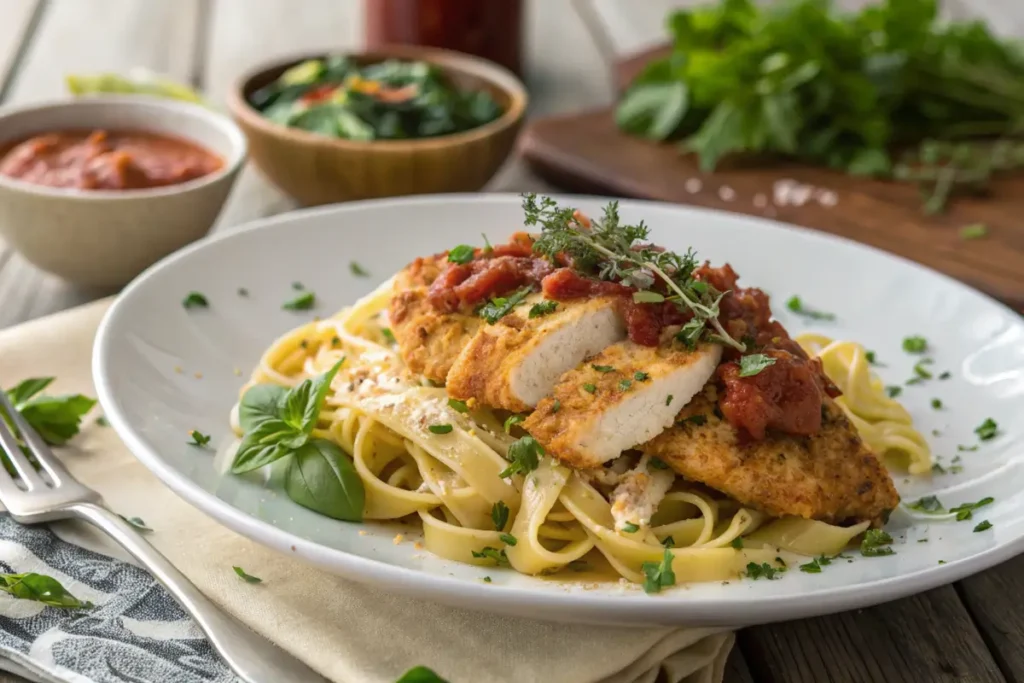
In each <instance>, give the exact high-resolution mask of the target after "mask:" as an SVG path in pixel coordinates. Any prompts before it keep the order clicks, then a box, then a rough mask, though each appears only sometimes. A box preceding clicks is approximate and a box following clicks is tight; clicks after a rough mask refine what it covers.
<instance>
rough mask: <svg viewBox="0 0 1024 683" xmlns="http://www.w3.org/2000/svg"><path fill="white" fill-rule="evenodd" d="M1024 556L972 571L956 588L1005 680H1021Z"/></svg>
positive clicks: (1023, 679) (1023, 670)
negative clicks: (983, 570)
mask: <svg viewBox="0 0 1024 683" xmlns="http://www.w3.org/2000/svg"><path fill="white" fill-rule="evenodd" d="M1022 577H1024V556H1020V557H1016V558H1014V559H1012V560H1010V561H1009V562H1004V563H1003V564H1001V565H999V566H998V567H995V568H994V569H990V570H988V571H987V572H982V573H981V574H976V575H974V576H972V577H970V578H967V579H964V580H963V581H961V582H960V583H959V584H957V590H958V592H959V593H960V597H961V598H962V599H963V601H964V604H966V605H967V610H968V611H969V612H970V614H971V616H972V617H973V618H974V622H975V623H976V624H977V625H978V628H979V629H980V630H981V633H982V636H983V637H984V638H985V642H986V644H987V645H988V648H989V650H990V651H991V652H992V655H993V657H994V658H995V660H996V663H998V664H999V668H1000V669H1001V670H1002V671H1003V674H1004V675H1005V676H1006V679H1007V680H1008V681H1011V682H1012V683H1024V611H1022V610H1021V606H1020V596H1022V595H1024V579H1022Z"/></svg>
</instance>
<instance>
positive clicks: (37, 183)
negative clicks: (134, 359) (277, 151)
mask: <svg viewBox="0 0 1024 683" xmlns="http://www.w3.org/2000/svg"><path fill="white" fill-rule="evenodd" d="M246 152H247V148H246V140H245V136H244V135H243V133H242V131H241V130H240V129H239V128H238V126H237V125H235V123H234V122H233V121H231V120H230V119H229V118H228V117H226V116H223V115H221V114H218V113H217V112H215V111H212V110H210V109H208V108H206V107H203V106H201V105H197V104H192V103H187V102H180V101H175V100H168V99H160V98H155V97H146V96H127V97H110V96H102V97H88V98H82V99H76V100H67V101H61V102H56V103H49V104H41V105H33V106H30V107H22V108H17V109H7V110H3V111H0V235H2V236H3V238H4V239H5V240H6V241H7V243H8V244H10V245H11V246H12V247H14V249H16V250H17V251H19V252H20V253H21V254H22V256H24V257H25V258H26V259H27V260H29V261H30V262H32V263H34V264H35V265H37V266H38V267H40V268H42V269H43V270H46V271H49V272H51V273H54V274H56V275H59V276H61V277H63V278H65V279H67V280H69V281H72V282H74V283H76V284H80V285H87V286H94V287H104V288H110V287H118V286H121V285H123V284H125V283H127V282H128V281H129V280H131V279H132V278H133V277H135V276H136V275H138V274H139V273H140V272H142V271H143V270H145V269H146V268H147V267H148V266H150V265H152V264H153V263H155V262H156V261H158V260H160V259H161V258H163V257H164V256H166V255H167V254H169V253H171V252H173V251H175V250H177V249H179V248H181V247H183V246H185V245H186V244H188V243H190V242H193V241H195V240H197V239H199V238H201V237H203V236H204V235H205V234H206V233H207V232H208V231H209V230H210V227H211V226H212V225H213V224H214V222H215V221H216V219H217V216H218V215H219V214H220V211H221V208H222V207H223V206H224V202H225V200H226V199H227V196H228V194H229V192H230V190H231V187H232V185H233V184H234V182H235V179H236V177H237V175H238V171H239V170H240V168H241V166H242V164H243V163H244V161H245V158H246Z"/></svg>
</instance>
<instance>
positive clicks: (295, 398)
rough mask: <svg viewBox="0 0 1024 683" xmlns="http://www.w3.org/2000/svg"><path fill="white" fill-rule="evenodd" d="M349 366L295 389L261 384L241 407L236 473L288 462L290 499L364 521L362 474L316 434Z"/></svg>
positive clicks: (335, 515)
mask: <svg viewBox="0 0 1024 683" xmlns="http://www.w3.org/2000/svg"><path fill="white" fill-rule="evenodd" d="M344 362H345V359H344V358H343V359H341V360H340V361H338V362H337V363H336V364H335V365H334V367H332V368H331V369H330V370H328V371H327V372H325V373H324V374H322V375H319V376H318V377H314V378H311V379H307V380H305V381H303V382H302V383H301V384H299V385H298V386H296V387H294V388H292V389H285V388H284V387H281V386H278V385H276V384H257V385H256V386H254V387H252V388H250V389H249V390H247V391H246V392H245V395H244V396H242V402H241V404H240V405H239V408H238V419H239V422H240V423H241V426H242V430H243V431H244V436H243V437H242V442H241V444H239V446H238V451H237V453H236V454H235V459H234V462H233V463H232V465H231V471H232V472H234V473H235V474H242V473H245V472H250V471H252V470H256V469H259V468H261V467H266V466H267V465H270V464H271V463H274V462H277V461H278V460H282V459H283V458H288V463H287V469H286V470H285V472H284V489H285V492H286V493H287V494H288V497H289V498H291V499H292V500H294V501H295V502H296V503H298V504H299V505H302V506H304V507H307V508H309V509H311V510H315V511H316V512H319V513H320V514H322V515H327V516H328V517H333V518H335V519H343V520H347V521H351V522H358V521H361V520H362V518H363V502H364V499H365V491H364V490H363V482H362V480H361V479H360V478H359V473H358V472H356V469H355V466H354V465H353V464H352V461H351V460H350V459H349V458H348V456H347V455H345V453H343V452H342V450H341V449H340V448H338V446H337V445H335V444H334V443H333V442H331V441H328V440H327V439H317V438H314V437H313V435H312V434H313V428H314V427H316V424H317V422H318V420H319V419H320V410H321V408H322V407H323V404H324V400H325V399H326V397H327V392H328V391H329V390H330V386H331V380H332V379H333V378H334V376H335V375H336V374H337V372H338V369H339V368H340V367H341V365H342V363H344Z"/></svg>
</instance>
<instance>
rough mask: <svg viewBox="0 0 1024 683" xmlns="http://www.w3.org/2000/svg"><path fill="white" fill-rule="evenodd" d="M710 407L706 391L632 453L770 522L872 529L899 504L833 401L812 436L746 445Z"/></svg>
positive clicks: (711, 390)
mask: <svg viewBox="0 0 1024 683" xmlns="http://www.w3.org/2000/svg"><path fill="white" fill-rule="evenodd" d="M715 407H716V401H715V387H714V384H713V383H709V385H708V386H707V387H705V390H704V391H703V392H702V393H701V394H699V395H697V396H696V397H694V399H693V400H692V401H691V402H690V403H689V405H687V406H686V407H685V408H684V409H683V410H682V412H681V413H680V415H679V416H678V418H677V423H676V426H673V427H671V428H670V429H668V430H666V431H665V432H663V433H661V434H660V435H659V436H657V437H656V438H654V439H652V440H651V441H649V442H648V443H646V444H644V445H643V446H640V447H639V449H640V450H641V451H643V452H644V453H647V454H649V455H652V456H657V457H658V458H660V459H661V460H663V461H664V462H665V463H667V464H668V465H669V466H670V467H671V468H672V469H673V470H675V471H676V472H678V473H679V474H681V475H683V476H684V477H686V478H687V479H690V480H692V481H697V482H701V483H703V484H706V485H707V486H710V487H711V488H713V489H716V490H718V491H721V492H722V493H725V494H726V495H728V496H731V497H732V498H735V499H736V500H738V501H739V502H740V503H742V504H743V505H747V506H750V507H753V508H757V509H759V510H762V511H764V512H766V513H768V514H769V515H772V516H775V517H781V516H785V515H793V516H797V517H804V518H807V519H817V520H821V521H824V522H830V523H845V522H860V521H863V520H870V521H871V522H873V523H875V524H879V523H881V522H882V521H883V520H884V519H885V518H886V517H887V516H888V513H889V512H890V511H891V510H892V509H893V508H895V507H896V505H897V504H898V503H899V494H897V493H896V489H895V487H894V486H893V483H892V479H891V477H890V476H889V473H888V472H887V471H886V469H885V467H884V466H883V465H882V463H881V462H880V461H879V459H878V458H877V457H876V456H875V455H874V453H872V452H871V451H870V450H868V448H867V447H866V446H865V445H864V442H863V441H861V438H860V436H859V435H858V434H857V430H856V428H855V427H854V426H853V424H852V423H851V422H850V421H849V419H847V417H846V415H845V414H844V413H843V410H842V408H840V407H839V405H837V404H836V403H835V402H834V401H832V399H829V398H826V399H825V404H824V407H823V409H822V412H823V414H822V428H821V431H820V432H819V433H818V434H817V435H815V436H810V437H802V436H789V435H781V434H769V435H768V437H767V438H766V439H765V440H763V441H751V442H748V443H741V442H740V440H739V438H738V435H737V432H736V430H735V429H734V428H733V427H732V426H731V425H730V424H729V423H728V422H726V421H725V420H723V419H722V418H721V417H718V415H717V414H716V411H715Z"/></svg>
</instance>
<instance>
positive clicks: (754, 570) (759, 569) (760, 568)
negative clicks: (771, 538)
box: [747, 562, 786, 581]
mask: <svg viewBox="0 0 1024 683" xmlns="http://www.w3.org/2000/svg"><path fill="white" fill-rule="evenodd" d="M784 571H786V570H785V569H784V568H783V569H779V568H778V567H773V566H771V565H770V564H768V563H767V562H762V563H761V564H757V563H756V562H751V563H750V564H748V565H747V577H748V578H750V579H754V580H755V581H756V580H757V579H767V580H769V581H774V580H775V579H777V578H779V576H778V575H779V574H781V573H782V572H784Z"/></svg>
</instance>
